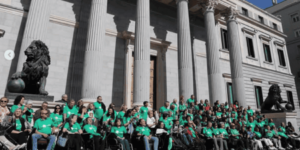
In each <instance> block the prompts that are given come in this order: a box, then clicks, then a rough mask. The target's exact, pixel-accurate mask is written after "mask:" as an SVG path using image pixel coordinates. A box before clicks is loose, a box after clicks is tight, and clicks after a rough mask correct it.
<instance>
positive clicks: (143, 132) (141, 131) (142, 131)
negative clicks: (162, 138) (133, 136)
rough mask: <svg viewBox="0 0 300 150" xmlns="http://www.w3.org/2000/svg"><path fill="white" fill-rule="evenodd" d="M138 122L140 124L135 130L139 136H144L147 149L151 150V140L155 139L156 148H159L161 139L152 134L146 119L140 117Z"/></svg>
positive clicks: (155, 149)
mask: <svg viewBox="0 0 300 150" xmlns="http://www.w3.org/2000/svg"><path fill="white" fill-rule="evenodd" d="M138 124H139V126H137V127H136V128H135V131H136V132H137V136H144V137H143V141H144V145H145V149H146V150H150V146H149V140H152V141H154V144H153V147H154V150H158V144H159V140H158V138H157V137H155V136H152V135H151V134H150V132H151V130H150V129H149V128H148V127H147V126H146V121H145V120H144V119H139V122H138Z"/></svg>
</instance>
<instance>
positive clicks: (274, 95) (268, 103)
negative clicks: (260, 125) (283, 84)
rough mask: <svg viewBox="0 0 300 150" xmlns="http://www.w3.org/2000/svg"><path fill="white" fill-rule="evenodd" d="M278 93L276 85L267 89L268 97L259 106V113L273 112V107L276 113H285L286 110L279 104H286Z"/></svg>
mask: <svg viewBox="0 0 300 150" xmlns="http://www.w3.org/2000/svg"><path fill="white" fill-rule="evenodd" d="M280 93H281V90H280V87H279V86H278V85H277V84H273V85H272V86H271V87H270V89H269V93H268V97H267V98H266V100H265V101H264V103H263V104H262V105H261V111H262V112H270V111H274V110H272V107H273V106H275V109H277V111H286V109H285V108H284V107H283V106H281V103H287V101H283V100H282V98H281V95H280Z"/></svg>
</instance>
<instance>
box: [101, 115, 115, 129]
mask: <svg viewBox="0 0 300 150" xmlns="http://www.w3.org/2000/svg"><path fill="white" fill-rule="evenodd" d="M110 118H111V117H110V115H108V116H107V115H104V116H103V122H105V121H108V120H109V119H110ZM111 121H112V122H113V123H114V122H115V119H113V120H111ZM106 126H107V127H110V126H111V125H109V124H107V125H106Z"/></svg>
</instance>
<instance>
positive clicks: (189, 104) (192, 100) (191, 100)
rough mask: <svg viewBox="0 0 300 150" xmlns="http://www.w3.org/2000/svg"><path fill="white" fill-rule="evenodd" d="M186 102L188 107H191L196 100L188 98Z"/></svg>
mask: <svg viewBox="0 0 300 150" xmlns="http://www.w3.org/2000/svg"><path fill="white" fill-rule="evenodd" d="M186 103H187V104H188V108H191V103H195V100H194V99H191V98H189V99H187V100H186Z"/></svg>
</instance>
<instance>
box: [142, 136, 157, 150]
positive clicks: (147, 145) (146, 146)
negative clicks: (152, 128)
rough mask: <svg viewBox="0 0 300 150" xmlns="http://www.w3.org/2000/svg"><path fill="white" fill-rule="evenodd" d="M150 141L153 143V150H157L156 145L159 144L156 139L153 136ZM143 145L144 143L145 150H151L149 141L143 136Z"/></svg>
mask: <svg viewBox="0 0 300 150" xmlns="http://www.w3.org/2000/svg"><path fill="white" fill-rule="evenodd" d="M151 140H153V141H154V150H158V143H159V141H158V138H157V137H155V136H152V137H151ZM144 143H145V148H146V150H151V149H150V146H149V140H148V137H146V136H144Z"/></svg>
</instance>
